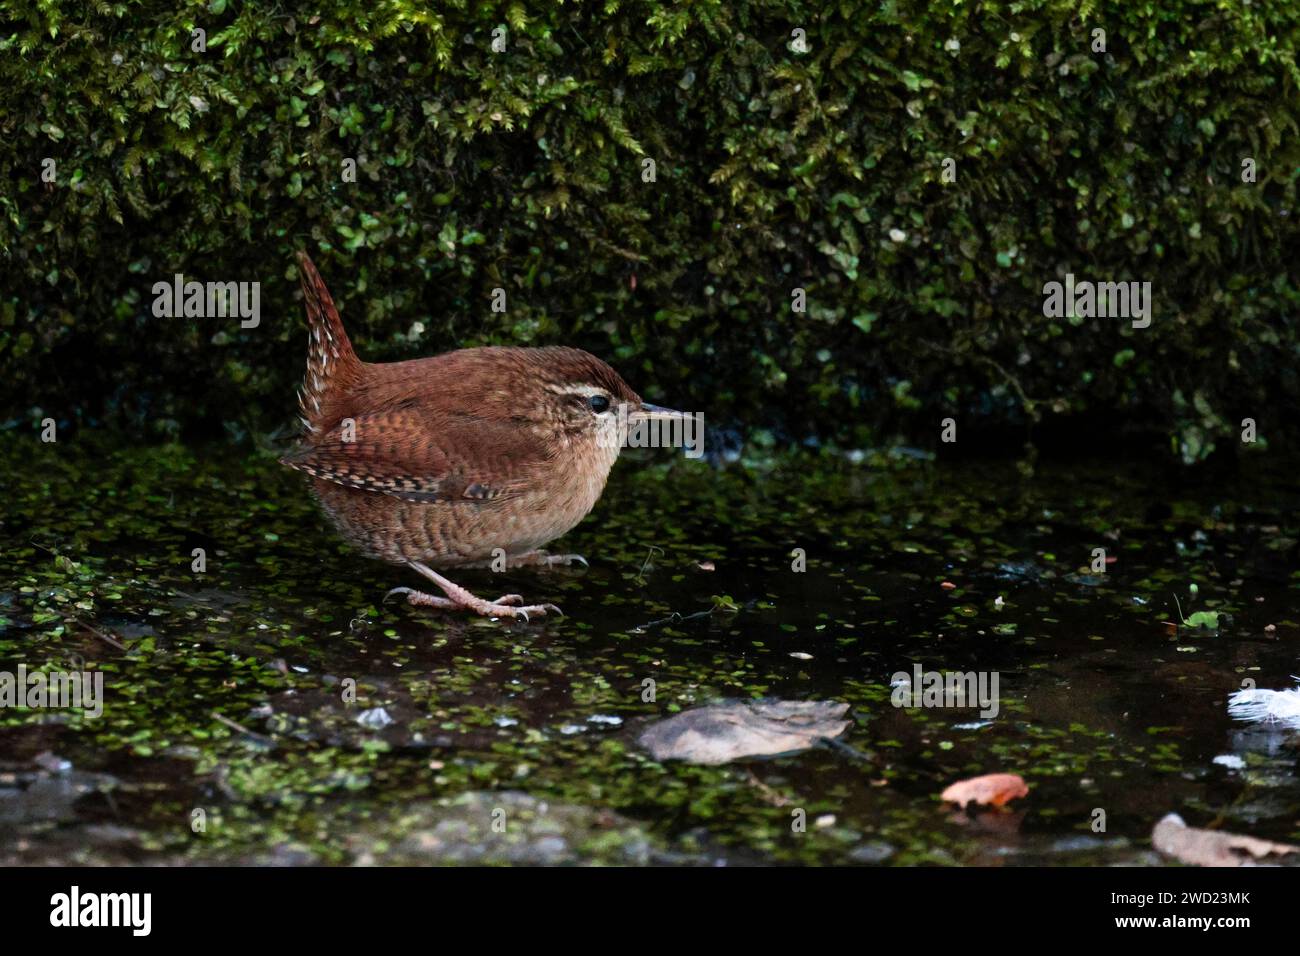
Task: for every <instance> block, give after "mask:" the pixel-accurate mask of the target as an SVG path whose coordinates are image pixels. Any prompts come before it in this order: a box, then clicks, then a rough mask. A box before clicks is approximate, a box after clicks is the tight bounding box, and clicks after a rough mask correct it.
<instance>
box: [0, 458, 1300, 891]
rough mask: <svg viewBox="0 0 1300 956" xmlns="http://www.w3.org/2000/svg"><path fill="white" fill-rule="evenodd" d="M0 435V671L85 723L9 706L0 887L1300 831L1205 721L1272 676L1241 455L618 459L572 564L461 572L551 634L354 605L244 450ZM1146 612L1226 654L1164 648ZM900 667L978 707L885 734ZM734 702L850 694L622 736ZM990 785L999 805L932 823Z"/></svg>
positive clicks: (347, 561) (1298, 577)
mask: <svg viewBox="0 0 1300 956" xmlns="http://www.w3.org/2000/svg"><path fill="white" fill-rule="evenodd" d="M6 447H7V449H8V450H7V452H6V456H7V457H6V458H5V459H4V460H3V461H0V478H2V479H3V486H4V489H5V498H6V504H5V507H4V525H3V544H4V550H3V553H2V554H0V670H8V671H14V670H15V669H16V667H17V666H18V665H19V664H20V663H22V664H26V665H27V667H29V668H37V667H45V668H47V669H56V670H58V669H65V670H66V669H79V668H81V667H82V666H84V667H85V668H87V669H90V670H98V671H102V672H104V675H105V676H104V680H105V697H106V700H105V705H104V713H103V715H102V716H101V717H99V718H97V719H92V718H87V717H85V716H81V715H78V714H74V713H70V712H68V711H58V710H23V709H13V708H9V709H0V862H62V861H85V862H120V861H144V860H147V861H155V862H180V861H228V862H276V863H312V862H318V863H349V862H362V863H368V862H380V863H384V862H440V861H449V862H459V861H482V862H496V861H502V862H510V861H513V862H637V863H642V862H650V863H665V864H673V863H716V862H719V861H725V862H731V863H753V862H810V863H811V862H817V863H848V862H860V863H883V864H886V865H891V864H893V865H899V864H916V863H938V864H996V865H1004V864H1016V863H1047V864H1117V863H1133V862H1150V863H1160V862H1165V861H1164V860H1163V859H1162V858H1161V857H1160V856H1159V855H1158V854H1156V853H1155V852H1154V851H1153V850H1152V849H1151V847H1150V843H1149V836H1150V832H1151V828H1152V826H1153V825H1154V824H1155V822H1156V821H1157V820H1158V819H1159V818H1160V817H1162V816H1163V815H1164V814H1165V813H1167V812H1171V811H1174V812H1179V813H1181V814H1182V815H1183V816H1184V817H1185V818H1186V819H1187V821H1188V822H1189V823H1191V824H1193V825H1199V826H1213V827H1222V828H1224V829H1229V830H1233V831H1236V832H1243V833H1250V834H1252V835H1255V836H1260V837H1266V838H1270V839H1275V840H1283V841H1289V842H1296V841H1297V839H1298V838H1300V780H1298V779H1297V774H1296V755H1297V751H1296V742H1297V741H1296V738H1297V735H1296V734H1295V733H1294V732H1286V731H1284V730H1282V729H1280V728H1277V727H1243V726H1242V725H1240V724H1234V722H1233V721H1231V720H1230V719H1229V718H1228V716H1227V711H1226V698H1227V695H1228V694H1229V693H1231V692H1232V691H1234V690H1237V689H1238V688H1239V687H1240V686H1241V685H1242V681H1243V680H1245V679H1247V678H1249V679H1253V680H1254V681H1255V682H1256V683H1257V684H1258V686H1260V687H1269V688H1276V689H1281V688H1284V687H1287V686H1291V684H1292V681H1291V678H1290V675H1291V674H1300V662H1298V660H1297V658H1298V657H1300V655H1298V654H1297V648H1298V647H1300V613H1297V611H1296V603H1297V595H1298V594H1300V561H1298V560H1297V555H1298V553H1300V552H1298V545H1297V539H1298V538H1300V519H1298V518H1297V514H1298V513H1300V511H1298V510H1297V507H1296V506H1297V504H1298V503H1300V502H1298V500H1297V499H1298V498H1300V495H1297V492H1296V491H1295V483H1294V481H1292V480H1288V479H1290V477H1291V476H1289V475H1286V474H1285V473H1281V474H1273V475H1270V474H1267V473H1265V472H1264V471H1263V470H1262V466H1260V465H1259V464H1257V461H1258V460H1259V459H1258V458H1252V457H1251V456H1247V460H1246V462H1245V463H1244V465H1243V470H1242V472H1241V474H1239V475H1236V476H1233V477H1231V478H1217V479H1215V480H1214V481H1208V480H1205V479H1202V480H1200V481H1199V482H1195V483H1193V482H1190V481H1189V479H1187V478H1186V477H1185V476H1178V475H1176V474H1175V473H1173V472H1169V471H1166V470H1165V466H1164V465H1163V464H1160V463H1158V462H1157V460H1156V456H1154V455H1153V457H1152V462H1151V463H1143V462H1129V463H1126V464H1123V465H1117V464H1116V463H1115V462H1098V463H1095V464H1093V465H1080V464H1071V465H1068V466H1065V465H1061V466H1047V465H1039V466H1038V467H1037V468H1036V469H1035V470H1034V472H1033V474H1032V476H1031V475H1030V474H1029V473H1028V469H1027V468H1026V467H1025V466H1023V465H1021V466H1018V465H1017V464H1016V463H1014V462H1005V463H978V462H977V463H946V462H932V461H926V460H923V459H918V458H917V457H916V456H910V455H907V454H897V453H893V454H886V453H880V454H873V455H869V456H867V458H866V460H865V461H861V462H858V463H850V462H846V461H844V460H842V459H837V458H831V457H828V456H814V455H811V454H808V455H798V456H793V455H792V456H791V457H789V458H784V459H778V460H773V461H767V462H764V463H762V464H760V465H748V466H741V465H733V466H731V467H729V468H725V469H717V468H713V467H711V466H709V465H707V464H705V463H702V462H693V461H686V460H683V459H681V458H680V457H679V458H677V459H671V460H670V459H669V457H668V456H669V453H668V452H655V453H649V452H646V453H635V454H633V455H629V456H627V457H626V460H624V461H621V462H620V463H619V465H618V466H617V467H616V468H615V472H614V475H613V477H612V479H611V482H610V486H609V488H608V490H607V491H606V494H605V496H604V498H603V499H602V501H601V503H600V504H599V505H598V507H597V509H596V511H595V512H594V513H593V514H592V515H591V516H590V517H589V518H588V519H587V521H585V522H584V523H583V524H582V525H581V526H580V527H579V528H578V529H577V530H576V531H575V532H574V533H573V534H571V535H570V536H569V537H568V538H566V539H564V540H563V541H561V542H559V543H558V544H557V545H556V546H553V547H554V548H555V549H557V550H565V551H574V552H579V553H582V554H584V555H585V556H586V557H587V558H588V559H589V560H590V562H591V566H590V568H589V569H585V570H573V571H570V570H555V571H551V572H535V571H519V572H507V573H504V574H500V575H496V574H491V573H489V572H469V573H464V574H461V575H459V576H458V577H457V578H456V580H457V581H458V582H459V583H461V584H464V585H465V586H467V587H469V588H470V589H471V590H474V591H475V592H476V593H478V594H480V595H482V596H486V597H494V596H495V595H496V594H499V593H503V592H507V591H517V592H520V593H522V594H523V595H524V596H525V597H526V598H527V599H528V600H529V601H537V602H554V603H556V604H559V605H560V606H561V607H562V608H563V609H564V612H565V614H566V615H567V616H566V617H564V618H560V619H545V620H534V621H533V622H531V623H527V624H524V623H518V624H509V623H500V622H492V621H483V620H474V619H471V618H468V617H464V616H456V615H447V614H444V613H441V612H429V611H423V610H419V609H414V608H409V607H406V606H403V605H399V604H390V605H387V606H385V605H383V604H382V597H383V595H384V593H385V592H386V591H387V590H388V589H389V588H391V587H394V586H396V585H408V586H419V584H420V581H419V579H418V578H416V577H415V576H413V575H411V574H410V573H408V572H406V571H403V570H401V569H397V568H390V567H386V566H384V565H380V564H377V563H374V562H370V561H367V560H365V559H362V558H359V557H356V556H355V555H353V554H351V553H350V552H349V551H348V550H347V549H346V547H345V546H343V545H342V544H341V543H340V542H339V541H338V540H337V539H336V538H335V537H334V536H333V535H332V533H331V532H330V531H329V529H328V528H327V526H326V524H325V521H324V519H323V517H322V516H321V515H320V514H319V513H318V512H317V511H316V510H315V508H314V506H313V504H312V502H311V501H310V499H309V497H308V495H307V494H306V489H305V486H304V484H303V483H302V481H301V480H300V477H299V476H297V475H295V474H293V473H290V472H287V471H286V470H284V469H282V468H280V467H279V466H278V465H277V464H276V463H275V461H274V457H273V455H272V454H270V453H269V452H268V453H257V454H252V455H250V456H248V457H240V456H239V455H234V454H232V453H231V452H230V451H229V450H228V449H222V448H213V449H208V450H200V451H194V450H187V449H182V448H179V447H169V448H137V449H116V448H114V447H113V446H110V445H105V444H101V443H100V442H98V441H96V440H93V439H83V440H81V441H76V440H70V441H67V442H60V443H59V444H58V445H55V446H43V445H38V444H26V443H22V442H9V443H7V446H6ZM1259 457H1262V456H1259ZM1175 479H1176V480H1177V482H1180V483H1179V484H1175V483H1174V481H1175ZM1099 547H1100V548H1105V549H1106V554H1107V556H1108V557H1110V558H1113V559H1114V560H1113V561H1111V562H1110V563H1108V564H1107V565H1106V570H1105V572H1104V573H1100V574H1098V573H1094V571H1093V569H1092V568H1091V567H1090V565H1091V564H1092V562H1093V549H1094V548H1099ZM195 548H202V549H204V550H205V552H206V560H207V568H206V571H205V572H204V573H194V572H193V571H192V570H191V562H192V561H193V560H194V559H193V557H192V551H193V549H195ZM794 549H802V551H803V553H804V555H805V556H806V570H803V571H796V570H793V569H792V562H794V561H795V558H794V557H792V552H793V551H794ZM710 562H711V567H712V568H713V570H708V567H709V566H710ZM701 565H704V567H701ZM1193 584H1194V585H1196V587H1197V591H1198V593H1197V594H1196V595H1195V596H1193V595H1192V593H1191V591H1190V587H1191V585H1193ZM1175 595H1177V597H1178V599H1179V600H1180V602H1181V605H1182V613H1183V614H1184V615H1191V614H1192V613H1193V612H1194V611H1204V610H1212V611H1219V612H1221V618H1220V628H1219V630H1218V631H1217V632H1212V631H1206V630H1193V629H1189V628H1186V627H1181V628H1176V627H1174V625H1173V623H1172V622H1175V621H1177V620H1178V619H1179V611H1178V610H1177V609H1176V608H1175V606H1174V601H1173V598H1174V596H1175ZM999 599H1001V600H1000V601H999ZM1165 622H1171V623H1165ZM1268 625H1272V626H1273V629H1272V630H1268V629H1267V626H1268ZM115 645H120V646H115ZM795 655H797V656H795ZM916 664H919V665H921V666H922V667H923V668H924V669H925V670H938V671H963V672H965V671H976V672H982V673H984V674H986V675H991V674H993V673H996V674H997V677H998V681H999V686H998V689H999V698H1000V699H999V711H998V714H997V716H996V717H992V718H990V719H983V718H981V717H980V715H979V713H978V707H977V706H976V707H944V708H928V707H927V708H910V709H909V708H899V707H895V706H894V705H893V704H892V703H891V688H890V682H891V677H892V676H893V675H894V674H895V673H896V672H900V671H903V672H911V671H912V669H913V666H914V665H916ZM348 681H355V684H356V702H355V703H344V701H343V689H344V688H345V687H347V686H350V685H348V684H347V683H346V682H348ZM646 681H653V682H654V684H653V686H654V699H653V700H647V699H645V698H646V697H647V696H648V695H647V693H646V687H647V685H646V683H645V682H646ZM755 697H777V698H782V699H789V700H835V701H842V702H846V703H848V704H850V705H851V709H850V716H851V718H852V726H851V727H850V729H849V730H848V732H847V733H846V734H845V735H844V736H843V737H842V738H841V743H842V744H844V745H845V746H821V747H817V748H815V749H812V750H809V751H806V752H803V753H798V754H794V755H790V756H783V757H775V758H767V759H751V760H743V761H739V762H735V763H731V764H727V765H723V766H715V767H705V766H693V765H689V764H684V763H680V762H666V763H659V762H656V761H655V760H653V759H652V758H651V757H650V756H649V755H648V754H647V753H646V752H645V751H644V750H643V749H642V748H641V747H640V746H639V745H638V743H637V736H638V734H639V731H640V730H641V729H642V728H643V727H644V726H646V725H647V723H648V722H650V721H652V720H654V719H656V718H662V717H665V716H668V715H670V714H673V713H677V712H679V711H680V710H682V709H684V708H687V707H691V706H695V705H701V704H707V703H712V702H715V701H717V700H720V699H724V698H755ZM381 708H382V710H381ZM362 715H365V716H364V717H363V716H362ZM358 718H361V719H360V720H359V719H358ZM1225 755H1231V756H1235V757H1237V758H1240V761H1239V762H1240V766H1228V765H1227V764H1234V765H1235V764H1236V763H1238V761H1234V760H1228V761H1221V762H1219V763H1216V762H1215V758H1216V757H1223V756H1225ZM998 771H1005V772H1014V773H1019V774H1021V775H1022V776H1023V777H1024V778H1025V780H1026V781H1027V782H1028V784H1029V787H1030V793H1029V795H1028V796H1027V797H1026V798H1024V799H1021V800H1017V801H1015V802H1013V803H1012V804H1011V805H1010V808H1009V809H1008V810H1004V811H991V812H975V813H971V814H966V813H960V812H957V811H955V810H954V809H953V808H952V807H951V806H945V805H944V804H942V803H940V801H939V799H938V794H939V793H940V792H941V791H942V790H943V789H944V788H945V787H946V786H947V785H948V784H949V783H952V782H953V781H955V780H958V779H960V778H963V777H969V776H973V775H977V774H982V773H990V772H998ZM1098 810H1101V811H1104V815H1105V830H1104V832H1097V831H1095V830H1094V821H1095V820H1097V819H1099V817H1098V815H1097V813H1096V811H1098ZM799 811H802V813H803V815H804V816H805V817H806V821H807V825H806V829H805V830H804V831H803V832H799V831H798V829H797V828H794V827H792V821H794V820H796V819H797V818H798V817H799ZM497 818H500V819H502V820H507V821H509V824H508V825H507V826H506V827H505V828H504V830H505V832H503V833H499V832H497V831H496V830H494V829H493V828H492V826H491V824H492V822H493V820H495V819H497Z"/></svg>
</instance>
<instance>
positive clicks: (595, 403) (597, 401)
mask: <svg viewBox="0 0 1300 956" xmlns="http://www.w3.org/2000/svg"><path fill="white" fill-rule="evenodd" d="M587 404H588V405H590V406H591V410H592V411H593V412H595V413H596V414H597V415H599V414H600V413H601V412H607V411H609V399H608V398H606V397H605V396H604V395H593V396H591V398H589V399H587Z"/></svg>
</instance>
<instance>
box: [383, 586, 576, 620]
mask: <svg viewBox="0 0 1300 956" xmlns="http://www.w3.org/2000/svg"><path fill="white" fill-rule="evenodd" d="M394 594H405V595H406V603H407V604H410V605H412V606H414V607H436V608H438V609H440V610H443V611H473V612H474V613H475V614H481V615H483V616H484V617H522V618H523V619H524V620H525V621H527V620H528V618H529V615H531V614H536V615H537V616H538V617H545V616H546V613H547V612H548V611H554V612H555V613H556V614H559V615H560V616H561V617H563V616H564V612H563V611H561V610H560V609H559V608H558V607H556V606H555V605H554V604H529V605H525V604H524V599H523V596H522V595H519V594H503V595H501V596H500V597H499V598H497V599H496V600H495V601H484V600H483V599H482V598H479V597H475V596H474V595H473V594H470V593H469V592H468V591H466V592H465V595H464V598H463V599H456V600H453V599H452V598H446V597H438V596H437V595H436V594H426V593H425V592H423V591H417V590H415V588H393V589H392V590H391V591H389V592H388V593H387V594H385V595H384V602H385V603H387V602H388V599H389V598H391V597H392V596H393V595H394ZM458 598H459V596H458Z"/></svg>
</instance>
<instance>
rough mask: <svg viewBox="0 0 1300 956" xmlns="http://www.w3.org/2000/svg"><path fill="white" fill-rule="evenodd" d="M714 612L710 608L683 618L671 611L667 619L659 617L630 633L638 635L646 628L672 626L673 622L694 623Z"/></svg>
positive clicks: (633, 629)
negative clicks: (662, 625) (663, 625)
mask: <svg viewBox="0 0 1300 956" xmlns="http://www.w3.org/2000/svg"><path fill="white" fill-rule="evenodd" d="M716 610H717V608H716V607H715V608H710V609H709V610H707V611H696V612H695V613H694V614H687V615H686V616H684V617H683V616H682V615H681V614H678V613H677V612H676V611H673V613H672V614H669V615H668V616H667V617H661V618H660V619H659V620H657V621H650V622H649V623H647V624H642V625H640V626H639V627H634V628H632V633H633V634H640V633H641V632H643V631H645V630H646V629H647V628H651V627H658V626H660V625H661V624H672V623H674V622H681V623H683V624H685V623H686V622H687V621H694V620H697V619H699V618H702V617H710V616H711V615H712V614H713V612H714V611H716Z"/></svg>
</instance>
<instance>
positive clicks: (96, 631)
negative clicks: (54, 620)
mask: <svg viewBox="0 0 1300 956" xmlns="http://www.w3.org/2000/svg"><path fill="white" fill-rule="evenodd" d="M73 620H74V621H76V622H77V623H78V624H80V625H81V626H82V627H84V628H85V629H86V630H88V631H90V633H92V634H94V635H95V636H96V637H97V638H99V639H100V640H101V641H104V642H105V643H108V644H111V645H113V646H114V647H116V648H117V649H118V650H119V651H129V650H130V648H129V647H127V646H126V645H125V644H123V643H122V642H121V641H119V640H117V638H114V637H109V636H108V635H107V634H105V633H104V632H103V631H101V630H100V629H99V628H97V627H95V626H94V625H93V624H87V623H86V622H85V621H82V620H80V619H78V618H75V617H74V618H73Z"/></svg>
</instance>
